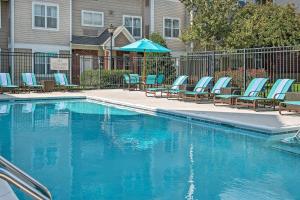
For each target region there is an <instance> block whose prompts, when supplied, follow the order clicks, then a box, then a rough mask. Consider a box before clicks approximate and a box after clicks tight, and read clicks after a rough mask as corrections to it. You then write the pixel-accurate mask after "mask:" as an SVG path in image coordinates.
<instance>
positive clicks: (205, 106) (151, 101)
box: [0, 89, 300, 134]
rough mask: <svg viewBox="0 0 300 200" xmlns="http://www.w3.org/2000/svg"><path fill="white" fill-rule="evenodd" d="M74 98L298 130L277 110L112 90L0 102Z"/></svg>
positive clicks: (295, 121) (296, 120) (294, 120)
mask: <svg viewBox="0 0 300 200" xmlns="http://www.w3.org/2000/svg"><path fill="white" fill-rule="evenodd" d="M62 97H63V98H75V97H79V98H80V97H87V98H89V99H94V100H99V101H104V102H108V103H113V104H118V105H124V106H129V107H135V108H140V109H144V110H148V111H156V112H161V113H171V114H175V115H181V116H189V117H191V118H196V119H202V120H208V121H213V122H218V123H226V124H229V125H233V126H237V127H242V128H246V129H251V130H257V131H261V132H265V133H268V134H275V133H277V134H278V133H282V132H286V131H296V130H298V129H300V115H297V114H287V115H279V113H278V112H277V111H261V112H255V111H252V110H248V109H236V108H231V107H229V106H214V105H213V104H211V103H208V102H205V101H203V103H199V104H196V103H192V102H182V101H177V100H168V99H165V98H154V97H146V96H145V94H144V93H143V92H139V91H130V92H129V91H123V90H120V89H116V90H88V91H81V92H65V93H64V92H53V93H30V94H7V95H0V100H1V99H15V98H20V99H26V98H62Z"/></svg>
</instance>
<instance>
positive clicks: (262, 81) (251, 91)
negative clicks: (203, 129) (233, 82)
mask: <svg viewBox="0 0 300 200" xmlns="http://www.w3.org/2000/svg"><path fill="white" fill-rule="evenodd" d="M268 80H269V79H268V78H254V79H253V80H252V81H251V82H250V84H249V86H248V87H247V89H246V90H245V92H244V94H243V95H237V94H234V93H233V94H220V95H215V96H214V105H216V104H217V103H222V104H224V103H227V104H228V101H229V104H234V101H233V100H235V99H236V98H238V97H257V96H258V95H259V94H260V93H261V92H262V91H263V90H264V87H265V85H266V83H267V81H268Z"/></svg>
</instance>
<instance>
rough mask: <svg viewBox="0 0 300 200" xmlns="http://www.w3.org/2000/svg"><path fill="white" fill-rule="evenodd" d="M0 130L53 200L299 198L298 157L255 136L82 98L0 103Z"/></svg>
mask: <svg viewBox="0 0 300 200" xmlns="http://www.w3.org/2000/svg"><path fill="white" fill-rule="evenodd" d="M0 130H1V131H0V133H1V134H0V153H1V155H3V156H4V157H5V158H7V159H8V160H10V161H12V162H13V163H14V164H16V165H17V166H19V167H20V168H21V169H24V170H25V171H26V172H28V173H29V174H30V175H32V176H33V177H35V178H37V179H38V180H39V181H41V182H42V183H43V184H45V185H46V186H47V187H48V188H49V190H50V191H51V193H52V195H53V199H62V200H68V199H139V200H141V199H300V191H299V185H300V170H299V169H300V155H297V154H292V153H287V152H285V151H279V150H278V149H275V148H273V147H272V145H270V144H269V143H266V139H267V138H266V137H267V136H263V135H260V134H258V133H254V132H246V131H243V130H240V129H233V128H230V127H226V126H220V125H216V124H209V123H192V122H189V121H187V120H179V119H176V118H168V117H164V116H155V115H150V114H145V113H140V112H135V111H132V110H127V109H123V108H117V107H113V106H109V105H102V104H97V103H94V102H89V101H87V100H76V101H44V102H34V101H31V102H19V103H15V104H10V103H0ZM249 135H253V136H254V137H252V136H251V137H250V136H249ZM18 194H19V193H18ZM19 195H20V194H19ZM24 198H25V197H24V196H22V195H21V196H20V199H24Z"/></svg>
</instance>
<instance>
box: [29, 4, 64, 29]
mask: <svg viewBox="0 0 300 200" xmlns="http://www.w3.org/2000/svg"><path fill="white" fill-rule="evenodd" d="M35 5H42V6H45V28H43V27H36V26H35V21H34V20H35V16H34V6H35ZM47 6H55V7H56V9H57V10H56V12H57V21H56V25H57V27H56V28H47ZM59 18H60V13H59V5H58V4H54V3H48V2H47V3H45V2H39V1H33V2H32V9H31V21H32V29H35V30H44V31H59Z"/></svg>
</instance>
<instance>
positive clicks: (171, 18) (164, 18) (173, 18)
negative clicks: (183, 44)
mask: <svg viewBox="0 0 300 200" xmlns="http://www.w3.org/2000/svg"><path fill="white" fill-rule="evenodd" d="M166 19H170V20H172V27H171V35H172V36H171V37H168V36H166V32H165V28H166V26H165V23H166ZM173 20H178V25H179V28H178V29H179V34H178V37H174V36H173V29H174V28H173ZM180 28H181V21H180V18H177V17H163V36H164V38H165V39H179V37H180V35H181V31H180Z"/></svg>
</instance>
